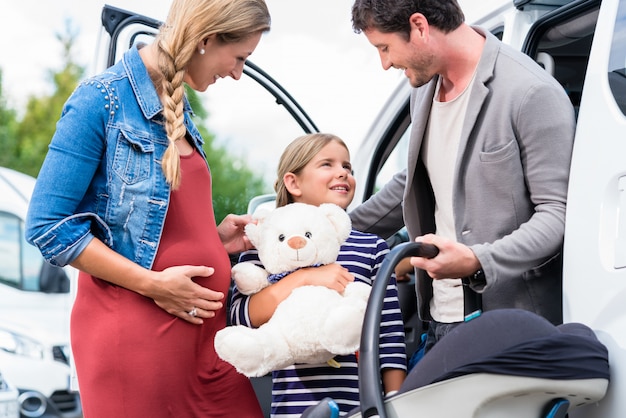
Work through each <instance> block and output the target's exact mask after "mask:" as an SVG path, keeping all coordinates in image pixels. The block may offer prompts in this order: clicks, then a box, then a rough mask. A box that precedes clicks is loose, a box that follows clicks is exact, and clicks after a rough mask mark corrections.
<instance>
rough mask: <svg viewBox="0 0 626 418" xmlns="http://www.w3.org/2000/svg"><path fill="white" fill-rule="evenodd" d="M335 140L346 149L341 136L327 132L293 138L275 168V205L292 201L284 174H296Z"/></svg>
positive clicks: (283, 204)
mask: <svg viewBox="0 0 626 418" xmlns="http://www.w3.org/2000/svg"><path fill="white" fill-rule="evenodd" d="M332 141H335V142H337V143H339V144H340V145H341V146H343V147H344V148H345V149H346V150H348V146H347V145H346V144H345V142H343V140H342V139H341V138H339V137H338V136H336V135H332V134H327V133H313V134H308V135H303V136H300V137H298V138H296V139H294V140H293V142H291V143H290V144H289V145H287V148H285V150H284V151H283V154H282V155H281V156H280V161H279V163H278V169H277V170H276V175H277V177H276V182H275V183H274V190H275V191H276V207H281V206H285V205H287V204H289V203H293V201H294V200H293V196H291V193H289V191H288V190H287V187H286V186H285V180H284V177H285V174H287V173H293V174H295V175H296V176H297V175H298V174H300V172H301V171H302V169H303V168H304V167H305V166H306V165H307V164H308V163H309V162H310V161H311V160H312V159H313V157H315V156H316V155H317V154H318V153H319V152H320V151H321V150H322V148H324V147H325V146H326V145H328V144H329V143H330V142H332Z"/></svg>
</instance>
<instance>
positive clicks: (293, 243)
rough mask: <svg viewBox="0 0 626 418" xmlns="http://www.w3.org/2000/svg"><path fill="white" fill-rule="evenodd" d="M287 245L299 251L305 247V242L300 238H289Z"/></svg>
mask: <svg viewBox="0 0 626 418" xmlns="http://www.w3.org/2000/svg"><path fill="white" fill-rule="evenodd" d="M287 245H289V246H290V247H291V248H293V249H294V250H299V249H300V248H303V247H305V246H306V240H305V239H304V238H302V237H291V238H289V239H288V240H287Z"/></svg>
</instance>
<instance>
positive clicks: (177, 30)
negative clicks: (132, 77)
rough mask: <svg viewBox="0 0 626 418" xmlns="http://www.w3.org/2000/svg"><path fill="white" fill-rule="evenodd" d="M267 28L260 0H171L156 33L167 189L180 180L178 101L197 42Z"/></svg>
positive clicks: (237, 37)
mask: <svg viewBox="0 0 626 418" xmlns="http://www.w3.org/2000/svg"><path fill="white" fill-rule="evenodd" d="M269 29H270V14H269V10H268V8H267V5H266V4H265V1H264V0H174V1H173V2H172V5H171V7H170V11H169V15H168V17H167V20H166V21H165V23H164V24H163V26H162V27H161V29H160V31H159V34H158V35H157V37H156V43H157V45H158V51H159V52H158V66H159V72H160V74H159V75H160V76H161V86H160V87H161V90H162V97H163V101H164V109H163V114H164V116H165V130H166V132H167V138H168V140H169V145H168V147H167V150H166V151H165V154H164V155H163V159H162V162H161V166H162V168H163V173H164V175H165V178H166V180H167V182H168V183H169V184H170V186H171V187H172V189H177V188H178V186H179V185H180V177H181V175H180V154H179V152H178V148H177V147H176V141H178V140H179V139H182V138H184V137H185V134H186V128H185V124H184V113H183V103H184V98H185V86H184V84H183V77H184V75H185V68H186V67H187V65H188V64H189V61H190V60H191V58H192V57H193V55H194V53H195V52H196V48H197V46H198V43H199V42H201V41H202V40H204V39H206V38H207V37H208V36H209V35H216V38H217V39H218V40H219V41H220V42H223V43H237V42H241V41H243V40H245V39H246V38H247V37H249V36H251V35H253V34H257V33H259V32H266V31H268V30H269Z"/></svg>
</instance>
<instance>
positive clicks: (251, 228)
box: [244, 208, 272, 247]
mask: <svg viewBox="0 0 626 418" xmlns="http://www.w3.org/2000/svg"><path fill="white" fill-rule="evenodd" d="M270 213H272V211H271V210H270V209H268V208H259V209H257V210H256V211H254V213H253V214H252V218H253V219H254V220H255V221H256V223H253V222H251V223H249V224H247V225H246V227H245V228H244V229H245V231H246V235H247V236H248V239H249V240H250V242H251V243H252V245H254V246H255V247H258V245H259V242H260V241H261V237H260V235H261V228H260V226H261V225H262V224H263V222H265V219H266V218H267V217H268V216H269V215H270Z"/></svg>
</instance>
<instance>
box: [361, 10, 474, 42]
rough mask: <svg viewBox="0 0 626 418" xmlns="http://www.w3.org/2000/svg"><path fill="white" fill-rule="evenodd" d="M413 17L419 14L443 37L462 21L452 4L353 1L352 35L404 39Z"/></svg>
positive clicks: (460, 13) (461, 16)
mask: <svg viewBox="0 0 626 418" xmlns="http://www.w3.org/2000/svg"><path fill="white" fill-rule="evenodd" d="M414 13H421V14H423V15H424V17H426V20H427V21H428V24H429V25H431V26H433V27H435V28H437V29H439V30H440V31H442V32H444V33H448V32H451V31H453V30H454V29H456V28H458V27H459V26H460V25H461V24H462V23H463V21H464V20H465V16H464V15H463V11H462V10H461V7H460V6H459V4H458V3H457V1H456V0H355V2H354V4H353V5H352V28H353V29H354V31H355V32H356V33H361V32H363V31H366V30H368V29H376V30H378V31H380V32H383V33H394V32H398V33H401V34H403V35H404V36H405V37H406V38H407V39H408V37H409V34H410V33H411V25H410V24H409V18H410V17H411V15H412V14H414Z"/></svg>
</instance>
